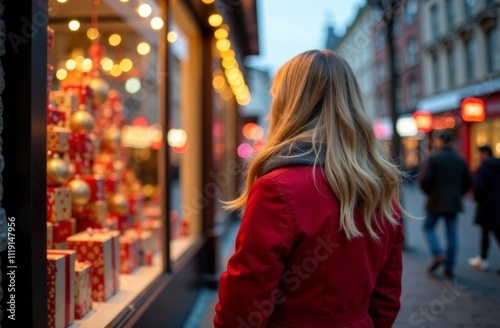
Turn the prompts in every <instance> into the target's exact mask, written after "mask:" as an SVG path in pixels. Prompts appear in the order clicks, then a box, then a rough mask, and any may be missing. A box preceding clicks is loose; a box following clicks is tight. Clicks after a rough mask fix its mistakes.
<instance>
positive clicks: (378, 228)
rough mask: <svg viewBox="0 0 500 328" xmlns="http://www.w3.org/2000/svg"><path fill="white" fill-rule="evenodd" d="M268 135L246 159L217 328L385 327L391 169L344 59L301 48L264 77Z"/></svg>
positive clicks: (395, 191)
mask: <svg viewBox="0 0 500 328" xmlns="http://www.w3.org/2000/svg"><path fill="white" fill-rule="evenodd" d="M271 92H272V95H273V100H272V105H271V113H270V127H269V135H268V138H267V141H266V143H265V145H264V147H263V148H262V149H261V150H260V151H259V152H258V153H257V154H256V155H255V157H254V158H253V160H252V161H251V163H250V164H249V167H248V172H247V180H246V187H245V189H244V192H243V194H242V195H241V196H240V197H239V198H237V199H236V200H234V201H232V202H229V203H228V204H229V205H228V206H229V208H231V209H240V208H242V207H245V212H244V214H243V218H242V222H241V226H240V229H239V232H238V235H237V239H236V247H235V253H234V254H233V255H232V257H231V258H230V260H229V262H228V266H227V271H226V272H224V273H223V274H222V276H221V278H220V283H219V302H218V304H217V306H216V315H215V318H214V325H215V327H217V328H221V327H231V328H235V327H288V328H313V327H314V328H316V327H324V328H333V327H341V326H342V327H344V326H349V327H351V326H352V327H354V326H356V327H378V328H389V327H392V325H393V322H394V320H395V319H396V316H397V314H398V311H399V308H400V300H399V298H400V294H401V273H402V246H403V239H404V238H403V230H402V226H401V213H404V214H406V213H405V212H404V211H403V210H402V209H401V204H400V203H399V197H398V196H399V191H400V180H401V179H400V172H399V171H398V168H397V167H396V166H395V165H393V164H392V163H391V162H389V161H388V160H387V159H386V157H385V156H384V155H383V151H382V149H381V147H378V144H377V141H376V138H375V135H374V131H373V128H372V125H371V123H370V121H369V119H368V117H367V115H366V113H365V110H364V107H363V101H362V96H361V92H360V89H359V85H358V83H357V81H356V78H355V77H354V73H353V72H352V70H351V68H350V67H349V65H348V64H347V62H346V61H345V60H344V59H343V58H342V57H340V56H339V55H337V54H335V53H333V52H331V51H328V50H324V51H318V50H312V51H307V52H304V53H302V54H299V55H297V56H296V57H294V58H292V59H291V60H290V61H288V62H287V63H286V64H285V65H284V66H283V67H282V68H281V69H280V70H279V71H278V73H277V74H276V76H275V78H274V82H273V85H272V91H271Z"/></svg>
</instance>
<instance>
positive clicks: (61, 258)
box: [47, 250, 75, 328]
mask: <svg viewBox="0 0 500 328" xmlns="http://www.w3.org/2000/svg"><path fill="white" fill-rule="evenodd" d="M47 305H48V318H47V323H48V327H49V328H56V327H67V326H69V325H71V324H72V323H73V321H74V318H75V252H74V251H71V250H65V251H63V250H49V251H48V252H47Z"/></svg>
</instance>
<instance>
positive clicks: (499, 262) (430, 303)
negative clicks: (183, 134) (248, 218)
mask: <svg viewBox="0 0 500 328" xmlns="http://www.w3.org/2000/svg"><path fill="white" fill-rule="evenodd" d="M403 201H404V206H405V208H406V209H407V210H408V211H409V212H410V213H411V214H413V215H415V216H419V217H422V216H424V215H425V212H424V210H423V208H424V197H423V195H422V193H421V192H420V190H419V189H418V187H417V186H415V185H407V186H406V187H405V189H404V198H403ZM474 210H475V205H474V203H473V201H471V200H470V199H468V198H466V199H465V211H464V212H463V213H462V214H461V215H460V217H459V220H460V223H459V227H460V228H459V245H460V246H459V251H458V264H457V268H456V275H457V278H456V280H455V281H454V282H449V281H446V280H444V279H443V278H442V276H441V271H439V270H437V273H436V274H435V276H432V277H431V276H429V275H428V274H427V272H426V270H427V267H428V265H429V263H430V261H431V256H430V253H429V250H428V248H427V244H426V243H425V240H424V238H423V234H422V222H420V221H406V225H405V231H406V242H407V247H408V250H406V251H405V253H404V259H403V260H404V267H403V293H402V295H401V311H400V313H399V316H398V318H397V319H396V322H395V324H394V328H406V327H430V328H445V327H446V328H451V327H454V328H458V327H461V328H470V327H490V328H493V327H496V328H500V276H499V275H496V274H495V272H496V271H497V270H498V269H500V250H499V248H500V245H498V244H496V243H495V242H494V241H493V240H492V243H491V250H490V256H489V257H490V263H491V267H492V271H491V272H480V271H477V270H475V269H472V268H470V267H469V266H468V265H467V259H468V258H469V257H473V256H475V255H477V252H478V248H479V229H478V228H477V227H475V226H474V225H473V224H472V222H473V213H474ZM437 230H438V232H439V233H440V236H441V240H442V241H443V242H444V241H445V239H444V233H443V232H444V227H443V225H439V226H438V229H437ZM235 232H236V228H235V229H234V231H232V233H231V234H230V236H229V238H228V241H227V242H226V243H224V244H223V247H224V252H225V253H224V254H223V255H224V258H225V261H227V257H228V256H230V255H231V253H232V251H233V244H234V235H235ZM224 265H225V264H224ZM216 302H217V291H214V290H202V292H201V293H200V296H199V298H198V301H197V303H196V304H195V306H194V308H193V311H192V313H191V316H190V318H189V320H188V321H187V322H186V324H185V325H184V327H183V328H209V327H213V324H212V319H213V316H214V307H215V304H216Z"/></svg>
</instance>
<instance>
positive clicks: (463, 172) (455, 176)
mask: <svg viewBox="0 0 500 328" xmlns="http://www.w3.org/2000/svg"><path fill="white" fill-rule="evenodd" d="M452 138H453V136H452V134H451V133H450V132H448V131H444V132H442V133H441V134H439V136H438V137H437V138H436V139H435V140H434V147H435V150H436V151H435V152H434V153H433V154H431V155H430V156H429V159H428V160H427V162H426V164H425V166H424V169H423V172H422V175H421V179H420V186H421V188H422V190H423V191H424V193H425V194H426V195H427V203H426V207H425V208H426V210H427V218H426V219H425V222H424V234H425V237H426V239H427V242H428V243H429V247H430V249H431V252H432V255H433V256H434V260H433V262H432V263H431V265H430V267H429V272H431V273H432V272H434V271H435V270H436V269H437V268H438V267H439V266H440V265H441V264H443V263H444V264H445V268H444V275H445V277H446V278H453V277H454V272H453V269H454V267H455V258H456V253H457V244H458V241H457V236H458V233H457V214H458V213H459V212H461V211H462V196H463V195H464V194H465V193H466V192H467V190H469V188H470V187H471V186H472V175H471V173H470V171H469V168H468V167H467V163H466V162H465V160H464V159H463V158H462V157H460V156H459V155H458V154H457V153H456V152H455V151H454V150H453V149H452V148H451V145H450V144H451V141H452ZM440 218H444V220H445V221H444V222H445V225H446V236H447V239H448V249H447V251H446V256H445V254H444V252H443V250H442V248H441V246H440V242H439V239H438V237H437V235H436V234H435V232H434V229H435V227H436V224H437V223H438V221H439V219H440Z"/></svg>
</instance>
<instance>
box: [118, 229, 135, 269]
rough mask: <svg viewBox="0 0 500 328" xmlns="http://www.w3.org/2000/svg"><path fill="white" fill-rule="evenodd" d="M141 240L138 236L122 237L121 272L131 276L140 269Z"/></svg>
mask: <svg viewBox="0 0 500 328" xmlns="http://www.w3.org/2000/svg"><path fill="white" fill-rule="evenodd" d="M139 251H140V247H139V239H138V238H137V237H136V236H132V235H128V236H120V261H121V262H120V263H121V266H120V272H121V273H125V274H129V273H132V272H134V270H135V269H137V267H139Z"/></svg>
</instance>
